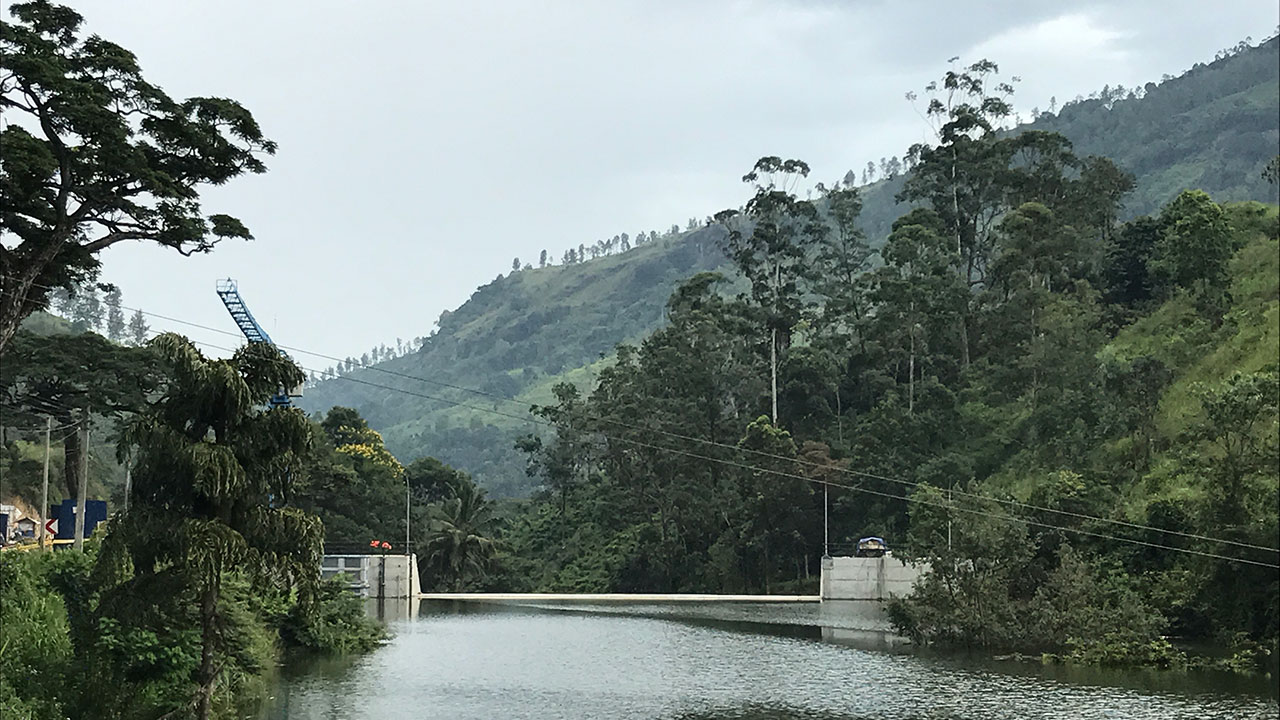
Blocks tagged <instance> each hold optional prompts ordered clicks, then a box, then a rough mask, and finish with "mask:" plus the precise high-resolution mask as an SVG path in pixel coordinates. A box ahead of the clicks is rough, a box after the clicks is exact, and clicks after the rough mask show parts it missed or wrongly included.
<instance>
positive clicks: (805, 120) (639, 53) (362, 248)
mask: <svg viewBox="0 0 1280 720" xmlns="http://www.w3.org/2000/svg"><path fill="white" fill-rule="evenodd" d="M70 4H71V5H72V6H73V7H75V8H76V9H77V10H78V11H80V12H81V13H82V14H83V15H84V16H85V20H86V30H87V31H88V32H91V33H96V34H99V35H101V36H103V37H105V38H107V39H109V40H112V41H113V42H116V43H118V44H120V45H122V46H124V47H125V48H128V49H129V50H131V51H133V52H134V53H135V54H136V55H137V56H138V59H139V62H140V63H141V65H142V69H143V72H144V75H145V76H146V77H147V78H148V79H149V80H150V81H151V82H153V83H156V84H159V85H160V86H161V87H163V88H164V89H165V90H166V91H167V92H168V93H169V94H170V95H171V96H174V97H175V98H177V97H188V96H196V95H199V96H220V97H230V98H234V99H236V100H238V101H240V102H241V103H243V104H244V105H245V106H246V107H248V108H249V109H250V110H251V111H252V112H253V114H254V116H255V117H256V118H257V119H258V121H259V123H260V124H261V126H262V127H263V129H264V131H265V133H266V134H267V136H268V137H270V138H271V139H273V140H275V141H276V142H277V143H278V144H279V151H278V152H277V154H276V155H275V156H274V157H272V158H269V160H268V165H269V168H270V170H269V172H268V173H266V174H265V175H258V176H248V177H242V178H238V179H236V180H234V181H232V182H231V183H229V184H227V185H225V186H221V187H216V188H210V189H208V190H207V191H206V192H204V194H203V196H204V199H205V202H204V207H205V211H206V212H220V213H227V214H230V215H234V216H236V217H239V218H240V219H242V220H243V221H244V222H245V224H246V225H248V227H249V229H250V230H251V232H252V233H253V234H254V236H255V239H254V240H253V241H251V242H247V243H246V242H242V241H227V242H225V243H222V244H220V245H219V246H218V247H217V249H216V250H215V251H214V252H213V253H211V254H209V255H207V256H199V257H195V258H184V257H181V256H179V255H177V254H176V253H173V252H172V251H169V252H166V251H164V250H161V249H158V248H155V247H149V246H145V245H141V244H128V245H117V246H114V247H112V248H110V249H109V250H108V251H106V252H105V253H103V255H102V256H101V257H102V260H103V263H104V271H103V277H102V279H103V281H106V282H112V283H115V284H117V285H119V286H120V287H121V289H122V290H123V293H124V304H125V305H126V306H130V307H141V308H142V309H144V310H146V311H148V312H151V313H158V314H162V315H166V316H169V317H173V318H179V319H183V320H188V321H191V322H195V323H199V324H202V325H208V326H211V327H214V328H219V329H222V330H225V331H234V330H235V326H234V324H233V323H232V322H231V319H230V317H229V316H228V315H227V313H226V311H225V309H224V308H223V307H222V305H221V303H220V302H219V300H218V298H217V296H216V295H215V293H214V285H215V281H216V279H218V278H225V277H232V278H235V279H236V280H237V281H238V283H239V286H240V290H241V293H242V294H243V295H244V297H245V299H246V301H247V302H248V304H249V306H250V308H251V309H252V311H253V312H254V314H255V315H256V316H257V318H258V320H259V321H260V322H261V323H262V324H263V326H264V327H266V329H267V330H268V331H269V332H270V333H271V334H272V336H273V338H274V339H275V340H276V342H277V343H279V344H282V345H286V346H293V347H297V348H303V349H306V350H311V351H315V352H319V353H324V354H328V355H335V356H339V357H343V356H348V355H353V356H356V357H358V356H359V355H360V354H361V352H363V351H365V350H368V349H369V348H371V347H373V346H375V345H377V344H379V343H387V344H394V342H395V339H396V338H397V337H399V338H403V339H405V340H408V339H410V338H413V337H415V336H419V335H426V334H428V333H429V332H430V330H431V328H432V326H433V325H434V323H435V320H436V318H438V317H439V315H440V313H441V311H443V310H451V309H454V308H456V307H457V306H459V305H460V304H462V303H463V302H465V301H466V299H467V298H468V297H469V296H470V295H471V293H472V292H473V291H474V290H475V289H476V288H477V287H478V286H480V285H482V284H484V283H487V282H489V281H491V280H493V279H494V277H496V276H497V275H498V274H499V273H506V272H509V271H510V268H511V261H512V258H513V257H519V258H520V260H521V261H522V262H534V263H535V264H536V261H537V258H538V254H539V252H540V251H541V250H543V249H546V250H547V251H548V253H549V254H550V255H551V256H552V257H553V258H556V259H557V260H558V259H559V257H560V256H561V253H562V252H563V251H564V250H565V249H566V248H569V247H576V246H578V245H579V244H580V243H585V244H587V245H590V244H592V243H594V242H595V241H597V240H600V239H604V238H608V237H612V236H614V235H617V234H619V233H622V232H627V233H629V234H632V235H634V234H635V233H636V232H638V231H641V230H644V231H648V230H664V229H666V228H669V227H670V226H671V225H672V224H679V225H681V226H682V227H683V226H684V224H685V223H686V222H687V221H688V219H689V218H705V217H707V216H708V215H711V214H713V213H714V212H716V211H718V210H720V209H723V208H726V207H736V206H738V205H740V204H741V203H742V202H743V201H745V199H746V198H747V196H748V194H749V193H748V189H747V188H746V187H745V186H744V185H743V184H742V183H741V176H742V175H743V174H744V173H745V172H746V171H747V170H749V169H750V167H751V165H752V164H754V162H755V160H756V159H757V158H758V157H760V156H763V155H779V156H783V157H795V158H801V159H804V160H806V161H807V162H808V163H809V164H810V166H811V167H812V168H813V173H812V175H811V177H810V179H811V180H813V181H815V182H818V181H823V182H827V183H828V184H829V183H830V182H832V181H834V180H838V179H839V178H841V177H842V176H843V175H844V173H845V171H847V170H849V169H850V168H862V167H864V166H865V165H866V163H867V161H869V160H874V161H877V162H878V161H879V159H880V158H881V157H886V156H893V155H902V154H903V151H904V150H905V148H906V147H908V146H909V145H911V144H912V143H914V142H919V141H921V140H925V139H927V137H928V135H927V133H928V128H927V126H926V125H925V123H924V122H923V120H922V119H921V118H920V116H919V115H918V113H917V111H916V109H914V108H913V107H912V105H911V103H909V102H907V100H906V99H905V98H904V95H905V93H906V92H907V91H908V90H917V91H919V90H920V89H922V88H923V86H924V85H925V84H927V83H928V82H929V81H930V80H932V79H935V78H937V77H939V76H940V75H941V74H942V73H943V72H944V71H945V70H946V69H947V67H948V65H947V61H948V59H949V58H952V57H954V56H959V57H960V61H961V62H962V63H969V62H972V61H975V60H978V59H980V58H984V57H985V58H989V59H991V60H994V61H995V62H997V63H998V64H999V65H1000V68H1001V71H1002V74H1003V75H1005V76H1014V75H1016V76H1019V77H1020V78H1021V79H1022V80H1021V82H1020V83H1019V85H1018V89H1017V94H1016V95H1015V97H1014V101H1015V105H1016V107H1017V108H1018V109H1019V110H1020V111H1022V112H1023V113H1027V112H1029V111H1030V109H1031V108H1033V107H1039V108H1041V109H1044V108H1046V107H1048V105H1049V99H1050V97H1056V98H1057V101H1058V103H1059V104H1061V103H1062V102H1064V101H1066V100H1069V99H1071V98H1073V97H1075V96H1076V95H1087V94H1088V93H1090V92H1091V91H1093V90H1097V89H1099V88H1101V87H1102V86H1103V85H1107V84H1110V85H1116V84H1121V85H1125V86H1130V87H1131V86H1135V85H1141V84H1143V83H1145V82H1147V81H1151V80H1157V81H1158V80H1159V79H1160V77H1161V76H1162V75H1163V74H1166V73H1168V74H1171V75H1177V74H1179V73H1181V72H1182V71H1183V70H1185V69H1187V68H1188V67H1190V66H1191V65H1192V64H1193V63H1195V62H1200V61H1209V60H1211V59H1212V57H1213V55H1214V53H1215V52H1217V51H1218V50H1220V49H1222V48H1225V47H1229V46H1232V45H1234V44H1236V43H1237V42H1239V41H1240V40H1242V39H1244V38H1245V37H1246V36H1252V37H1253V39H1254V40H1255V41H1256V40H1260V39H1262V38H1263V37H1266V36H1269V35H1271V34H1272V33H1273V32H1274V31H1275V29H1276V26H1277V24H1278V23H1280V8H1278V6H1277V3H1276V2H1275V0H1247V1H1246V0H1222V1H1220V2H1217V3H1212V4H1210V3H1205V2H1203V0H1133V1H1130V2H1124V3H1070V2H1041V1H1039V0H1022V1H996V2H987V3H943V2H913V3H902V2H888V1H886V2H871V1H865V2H855V1H849V2H835V1H833V0H829V1H824V0H775V1H772V2H764V1H754V2H752V1H746V0H684V1H681V0H634V1H631V0H618V1H615V2H604V1H603V0H601V1H598V2H581V1H578V2H554V1H551V0H545V1H542V2H532V1H530V2H523V1H520V2H517V1H509V0H491V1H489V2H483V3H480V2H458V1H457V0H448V1H447V2H445V1H441V0H432V1H430V2H407V1H406V2H389V1H382V0H368V1H366V2H360V3H353V2H341V3H339V2H332V1H330V0H311V1H308V2H296V1H295V2H285V1H284V0H276V1H274V2H260V1H258V0H220V1H218V2H213V1H212V0H201V1H190V2H168V3H157V2H154V1H152V0H147V1H142V0H137V1H135V0H82V1H76V2H72V3H70ZM150 322H151V325H152V326H153V327H154V328H165V329H174V330H179V331H182V332H184V333H186V334H188V335H190V336H191V337H192V338H193V339H196V340H204V341H210V342H214V343H217V344H227V343H228V342H229V341H231V339H230V338H228V337H221V336H219V335H218V334H216V333H212V332H210V331H206V330H200V329H197V328H193V327H190V326H184V325H179V324H176V323H173V322H170V321H165V320H160V319H158V318H154V317H153V318H151V319H150ZM215 354H219V353H216V351H215ZM295 356H297V355H296V354H295ZM297 357H298V359H300V360H301V361H302V362H303V364H304V365H307V366H308V367H315V368H322V367H324V366H326V365H328V364H329V363H327V362H325V361H322V360H317V359H315V358H310V357H306V356H297Z"/></svg>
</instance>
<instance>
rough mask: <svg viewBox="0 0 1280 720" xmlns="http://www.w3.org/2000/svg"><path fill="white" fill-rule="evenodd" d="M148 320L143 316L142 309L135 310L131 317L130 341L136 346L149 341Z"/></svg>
mask: <svg viewBox="0 0 1280 720" xmlns="http://www.w3.org/2000/svg"><path fill="white" fill-rule="evenodd" d="M148 330H150V328H148V327H147V321H146V319H145V318H143V317H142V309H141V308H139V309H137V310H134V311H133V317H131V318H130V319H129V341H130V342H131V343H132V344H133V345H134V346H135V347H141V346H143V345H145V344H146V343H147V331H148Z"/></svg>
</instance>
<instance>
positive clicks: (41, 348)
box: [0, 331, 158, 497]
mask: <svg viewBox="0 0 1280 720" xmlns="http://www.w3.org/2000/svg"><path fill="white" fill-rule="evenodd" d="M157 381H158V378H157V375H156V369H155V367H154V358H153V356H152V354H151V353H150V352H149V351H147V350H145V349H142V350H140V349H137V348H129V347H124V346H121V345H117V344H115V343H112V342H110V341H108V340H107V339H105V338H103V337H102V336H100V335H96V334H93V333H79V334H74V335H49V336H35V335H32V334H30V333H28V332H26V331H23V332H20V333H18V334H17V335H16V336H14V339H13V342H12V343H11V345H10V351H9V352H7V353H6V355H5V359H4V362H3V363H0V397H2V398H3V400H4V402H5V403H6V404H7V405H9V406H11V407H16V408H21V409H22V410H23V412H24V413H25V414H26V415H27V416H28V417H29V421H30V423H31V424H35V420H36V418H35V417H34V416H36V415H49V416H52V417H53V419H54V421H55V424H56V425H59V426H61V427H63V428H67V429H68V430H67V431H66V435H65V437H64V438H63V462H64V465H63V466H64V473H63V477H64V478H65V480H66V484H67V496H68V497H76V492H77V490H78V488H79V484H80V482H82V480H83V478H82V468H83V462H82V460H83V454H82V453H84V452H85V451H86V450H85V448H83V447H82V445H81V440H80V435H79V434H78V427H77V428H72V427H71V426H72V425H73V424H76V423H79V422H87V421H88V420H89V418H90V417H91V416H97V417H99V418H102V417H106V418H109V419H113V420H114V419H120V418H122V417H124V416H125V415H126V414H127V413H134V412H138V411H140V410H142V409H143V408H144V407H145V406H146V403H147V398H148V396H149V395H150V394H151V393H152V392H153V391H154V390H155V386H156V383H157Z"/></svg>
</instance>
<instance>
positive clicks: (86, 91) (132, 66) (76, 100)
mask: <svg viewBox="0 0 1280 720" xmlns="http://www.w3.org/2000/svg"><path fill="white" fill-rule="evenodd" d="M9 13H10V14H11V15H12V16H13V18H14V20H13V21H12V22H4V23H3V24H0V52H3V55H4V58H5V67H4V72H3V73H2V74H0V106H2V107H3V108H4V110H5V113H6V114H7V115H8V114H12V116H13V117H18V118H22V119H23V122H12V121H11V122H8V123H6V124H5V128H4V130H3V131H2V132H0V143H3V145H4V148H5V164H4V168H3V170H0V198H3V202H0V208H3V210H2V211H0V228H3V231H4V232H5V233H6V234H11V235H13V236H14V237H16V238H17V239H18V241H19V242H18V244H17V245H16V246H13V247H10V246H9V245H6V246H4V247H3V248H0V283H3V285H2V286H3V288H4V292H3V294H0V298H2V300H0V352H4V351H5V350H6V348H7V346H8V344H9V341H10V340H11V339H12V337H13V334H14V332H16V330H17V328H18V325H19V323H21V321H22V319H23V318H25V317H26V316H27V315H29V314H31V313H32V312H33V311H35V310H39V309H41V308H43V307H45V306H46V304H47V302H48V289H47V288H50V287H67V286H69V285H71V284H73V283H75V282H78V281H82V280H85V279H87V278H90V277H92V276H93V275H95V274H96V272H97V270H98V267H99V261H98V254H99V253H100V252H102V251H103V250H105V249H107V248H109V247H111V246H112V245H115V244H117V243H120V242H124V241H127V240H142V241H147V242H153V243H155V244H157V245H160V246H162V247H168V248H172V249H174V250H176V251H178V252H180V253H182V254H184V255H191V254H195V253H204V252H208V251H210V250H211V249H212V248H213V246H214V245H215V244H216V243H217V242H218V241H219V240H221V239H224V238H243V239H250V238H251V237H252V236H251V235H250V234H249V231H248V229H247V228H245V226H244V225H243V224H242V223H241V222H240V221H239V220H237V219H236V218H234V217H231V216H229V215H222V214H213V215H207V216H206V215H204V214H203V213H202V209H201V206H200V190H201V189H202V188H203V187H204V186H208V185H221V184H223V183H225V182H227V181H228V180H231V179H232V178H235V177H237V176H239V175H243V174H245V173H262V172H265V171H266V166H265V164H264V163H263V161H262V157H261V156H262V155H269V154H272V153H274V152H275V148H276V145H275V143H274V142H272V141H270V140H268V139H266V138H265V137H264V136H263V134H262V130H261V129H260V128H259V127H258V124H257V122H256V121H255V120H254V119H253V116H252V115H251V114H250V113H249V111H248V110H246V109H245V108H244V107H243V106H241V105H240V104H239V103H237V102H235V101H233V100H228V99H225V98H214V97H193V98H188V99H186V100H182V101H177V100H174V99H172V98H170V97H169V96H168V95H167V94H166V93H165V92H164V91H163V90H161V89H160V88H159V87H157V86H156V85H154V84H152V83H150V82H148V81H147V80H146V79H145V78H144V77H143V76H142V72H141V69H140V67H139V65H138V61H137V58H135V57H134V55H133V53H131V52H129V51H128V50H126V49H125V48H122V47H120V46H119V45H117V44H115V43H113V42H110V41H108V40H106V39H104V38H102V37H100V36H98V35H89V36H87V37H86V36H84V35H83V34H82V33H81V25H82V24H83V18H82V17H81V16H80V15H79V14H78V13H77V12H75V11H74V10H72V9H71V8H69V7H65V6H61V5H53V4H51V3H49V2H47V1H45V0H35V1H34V2H24V3H16V4H13V5H11V6H10V7H9Z"/></svg>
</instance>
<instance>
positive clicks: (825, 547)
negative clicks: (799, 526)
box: [822, 481, 831, 558]
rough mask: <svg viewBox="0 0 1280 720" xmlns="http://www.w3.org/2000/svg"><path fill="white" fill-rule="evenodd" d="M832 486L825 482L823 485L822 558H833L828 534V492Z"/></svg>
mask: <svg viewBox="0 0 1280 720" xmlns="http://www.w3.org/2000/svg"><path fill="white" fill-rule="evenodd" d="M830 487H831V484H830V483H828V482H826V481H823V483H822V557H824V558H825V557H831V542H830V541H831V536H830V534H829V533H828V523H827V508H828V505H827V490H828V489H830Z"/></svg>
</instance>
